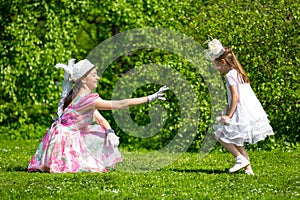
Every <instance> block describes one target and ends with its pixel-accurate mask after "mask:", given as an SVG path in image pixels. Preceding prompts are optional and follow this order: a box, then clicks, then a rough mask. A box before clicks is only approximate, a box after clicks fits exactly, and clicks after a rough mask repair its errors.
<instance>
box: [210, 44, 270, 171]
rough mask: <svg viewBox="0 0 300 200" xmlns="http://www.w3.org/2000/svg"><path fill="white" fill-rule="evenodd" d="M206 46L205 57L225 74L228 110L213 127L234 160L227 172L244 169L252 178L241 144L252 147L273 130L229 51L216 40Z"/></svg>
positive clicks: (244, 74) (217, 137)
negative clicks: (247, 144) (219, 123)
mask: <svg viewBox="0 0 300 200" xmlns="http://www.w3.org/2000/svg"><path fill="white" fill-rule="evenodd" d="M208 47H209V49H208V50H207V56H208V57H209V58H210V59H211V60H212V61H213V64H214V66H215V68H216V69H217V70H218V71H219V72H220V73H221V74H226V75H225V77H226V89H227V95H228V107H227V109H226V110H225V111H224V112H223V113H226V114H225V115H221V116H219V119H220V122H221V125H217V126H215V127H214V130H215V137H216V139H217V140H218V141H219V142H220V143H221V145H223V146H224V148H225V149H227V150H228V151H229V152H230V153H231V154H232V155H233V156H234V158H235V160H236V163H235V165H234V166H233V167H232V168H231V169H229V172H230V173H232V172H236V171H238V170H240V169H242V168H245V173H246V174H250V175H254V173H253V170H252V168H251V166H250V158H249V156H248V153H247V152H246V150H245V148H244V147H243V146H244V143H245V142H248V143H250V144H255V143H257V142H258V141H260V140H264V139H265V138H266V137H267V136H268V135H273V134H274V133H273V130H272V127H271V126H270V124H269V121H268V118H267V114H266V113H265V111H264V109H263V107H262V105H261V103H260V102H259V100H258V99H257V98H256V96H255V94H254V92H253V90H252V88H251V86H250V81H249V78H248V76H247V75H246V73H245V71H244V70H243V68H242V66H241V65H240V63H239V62H238V60H237V58H236V56H235V55H234V53H233V51H232V49H231V48H228V47H223V46H222V44H221V42H220V41H218V40H217V39H213V40H212V41H210V42H209V43H208Z"/></svg>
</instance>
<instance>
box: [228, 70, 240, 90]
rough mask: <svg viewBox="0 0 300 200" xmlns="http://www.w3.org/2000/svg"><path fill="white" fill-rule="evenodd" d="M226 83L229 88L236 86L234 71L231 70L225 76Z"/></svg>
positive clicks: (235, 72)
mask: <svg viewBox="0 0 300 200" xmlns="http://www.w3.org/2000/svg"><path fill="white" fill-rule="evenodd" d="M226 82H227V83H228V85H229V86H234V85H237V83H238V80H237V71H236V70H231V71H229V72H228V73H227V74H226Z"/></svg>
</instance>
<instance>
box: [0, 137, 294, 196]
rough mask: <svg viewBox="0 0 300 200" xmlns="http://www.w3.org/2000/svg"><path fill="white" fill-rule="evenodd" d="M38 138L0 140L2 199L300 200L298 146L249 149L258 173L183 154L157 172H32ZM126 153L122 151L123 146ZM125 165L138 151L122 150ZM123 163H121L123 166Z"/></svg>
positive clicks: (222, 157) (222, 156) (216, 158)
mask: <svg viewBox="0 0 300 200" xmlns="http://www.w3.org/2000/svg"><path fill="white" fill-rule="evenodd" d="M38 144H39V141H36V140H34V141H5V140H4V141H3V140H2V141H1V144H0V177H1V179H0V180H1V181H0V199H50V198H53V199H105V200H106V199H115V200H117V199H300V170H299V169H300V160H299V159H300V148H299V147H298V149H295V150H291V151H286V152H282V151H279V150H273V151H252V152H249V154H250V157H251V159H252V160H251V161H252V168H253V170H254V172H255V176H248V175H245V174H244V173H243V171H240V172H237V173H234V174H229V173H228V169H229V168H230V167H231V166H232V165H233V164H234V159H233V158H232V156H231V155H230V154H229V153H222V152H218V151H214V152H212V153H210V154H208V155H207V156H205V157H201V156H200V155H199V154H198V153H185V154H184V155H182V156H181V157H180V158H179V159H178V160H177V161H176V162H173V163H172V164H171V165H169V166H166V167H164V168H163V169H160V170H155V171H144V172H143V171H139V172H137V171H135V170H132V171H130V170H129V171H125V170H122V168H120V167H119V168H120V169H118V167H116V170H114V171H112V172H109V173H106V174H99V173H73V174H71V173H69V174H49V173H28V172H26V168H27V165H28V163H29V161H30V159H31V157H32V156H33V155H34V153H35V150H36V148H37V146H38ZM121 152H122V149H121ZM123 155H124V161H123V163H124V164H130V162H132V160H133V158H134V157H135V154H134V153H131V152H123ZM119 166H122V165H119Z"/></svg>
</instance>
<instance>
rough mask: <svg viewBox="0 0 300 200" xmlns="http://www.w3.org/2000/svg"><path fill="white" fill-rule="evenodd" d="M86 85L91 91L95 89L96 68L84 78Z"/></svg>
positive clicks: (96, 79)
mask: <svg viewBox="0 0 300 200" xmlns="http://www.w3.org/2000/svg"><path fill="white" fill-rule="evenodd" d="M85 81H86V85H87V86H88V87H89V88H90V89H91V90H93V89H95V88H96V87H97V85H98V81H99V76H98V75H97V70H96V68H94V69H92V70H91V71H90V73H89V74H88V75H87V76H86V77H85Z"/></svg>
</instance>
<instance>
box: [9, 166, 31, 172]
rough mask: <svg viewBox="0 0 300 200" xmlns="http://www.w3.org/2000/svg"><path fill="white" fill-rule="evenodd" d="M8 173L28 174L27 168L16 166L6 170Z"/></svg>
mask: <svg viewBox="0 0 300 200" xmlns="http://www.w3.org/2000/svg"><path fill="white" fill-rule="evenodd" d="M5 171H7V172H27V166H15V167H8V168H6V170H5Z"/></svg>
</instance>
